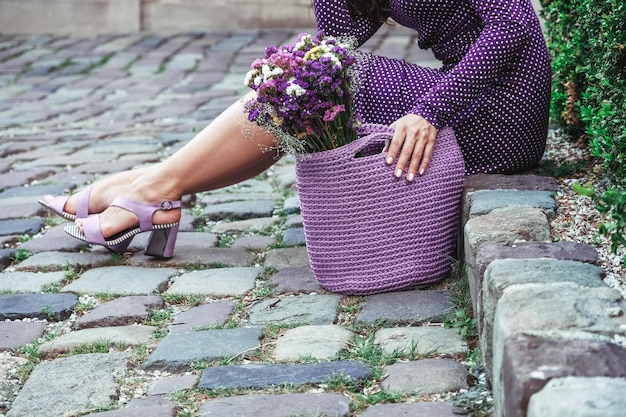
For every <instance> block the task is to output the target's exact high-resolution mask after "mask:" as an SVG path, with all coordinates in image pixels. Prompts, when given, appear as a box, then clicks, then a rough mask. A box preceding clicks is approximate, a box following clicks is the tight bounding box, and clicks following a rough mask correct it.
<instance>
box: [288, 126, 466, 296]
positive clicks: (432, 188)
mask: <svg viewBox="0 0 626 417" xmlns="http://www.w3.org/2000/svg"><path fill="white" fill-rule="evenodd" d="M364 132H365V133H366V135H365V136H362V137H360V138H359V139H357V140H356V141H354V142H352V143H350V144H348V145H344V146H342V147H340V148H337V149H333V150H330V151H324V152H316V153H311V154H298V155H296V175H297V184H298V195H299V198H300V207H301V211H302V221H303V224H304V233H305V240H306V245H307V250H308V254H309V259H310V262H311V268H312V270H313V272H314V274H315V276H316V278H317V280H318V282H319V283H320V285H321V286H322V287H324V288H325V289H327V290H329V291H332V292H337V293H342V294H353V295H366V294H373V293H378V292H384V291H392V290H400V289H405V288H408V287H412V286H415V285H423V284H429V283H433V282H436V281H439V280H441V279H442V278H444V277H445V276H446V275H447V274H448V273H449V271H450V267H451V264H452V258H451V256H452V254H453V250H454V245H455V239H456V234H457V232H458V227H459V219H460V202H461V192H462V190H463V184H464V180H465V175H464V169H465V166H464V162H463V157H462V155H461V151H460V148H459V146H458V144H457V141H456V138H455V136H454V132H453V131H452V129H451V128H443V129H441V130H440V131H439V133H438V135H437V141H436V143H435V148H434V151H433V156H432V160H431V162H430V165H429V166H428V169H427V170H426V172H425V173H424V175H422V176H416V179H415V181H414V182H408V181H406V180H405V179H404V178H395V177H394V176H393V175H392V172H393V168H392V167H390V166H388V165H386V164H385V162H384V158H385V154H384V153H382V152H381V151H382V149H383V147H384V145H385V141H386V140H388V139H390V138H391V136H392V135H393V130H392V129H391V128H389V127H387V126H381V125H366V126H365V127H364Z"/></svg>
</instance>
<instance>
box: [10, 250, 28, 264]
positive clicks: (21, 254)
mask: <svg viewBox="0 0 626 417" xmlns="http://www.w3.org/2000/svg"><path fill="white" fill-rule="evenodd" d="M31 255H32V254H31V253H30V252H29V251H27V250H26V249H18V250H16V251H15V252H14V253H13V261H14V262H15V263H20V262H23V261H25V260H26V259H28V258H29V257H30V256H31Z"/></svg>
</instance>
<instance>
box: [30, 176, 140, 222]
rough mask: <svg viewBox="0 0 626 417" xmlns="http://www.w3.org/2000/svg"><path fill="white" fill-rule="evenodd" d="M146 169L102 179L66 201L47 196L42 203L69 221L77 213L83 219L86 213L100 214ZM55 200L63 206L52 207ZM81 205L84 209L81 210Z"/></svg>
mask: <svg viewBox="0 0 626 417" xmlns="http://www.w3.org/2000/svg"><path fill="white" fill-rule="evenodd" d="M145 169H146V168H139V169H135V170H131V171H124V172H120V173H117V174H114V175H111V176H109V177H106V178H102V179H100V180H98V181H96V182H94V183H93V184H91V185H90V186H88V187H89V189H85V190H83V191H81V192H78V193H75V194H72V195H71V196H69V197H67V199H65V201H64V200H63V198H62V197H58V196H57V197H54V196H51V195H46V196H44V197H43V199H41V201H40V202H41V204H43V205H44V206H46V207H48V208H49V209H51V210H52V211H54V212H55V213H57V214H59V215H60V216H62V217H65V218H66V219H68V220H74V219H75V218H76V214H77V212H81V213H78V214H79V215H82V217H86V216H85V214H86V213H85V212H87V214H90V215H91V214H98V213H101V212H102V211H104V210H105V209H106V208H107V207H109V205H110V204H111V203H112V202H113V200H114V199H115V197H117V196H118V195H123V194H124V192H125V190H126V188H127V187H128V184H130V183H131V182H132V181H134V180H135V179H137V178H138V177H139V176H140V175H141V174H142V172H144V170H145ZM55 199H57V205H58V202H59V201H60V202H61V204H62V206H60V205H58V207H53V206H52V205H54V203H53V201H54V200H55ZM59 199H60V200H59ZM51 204H52V205H51ZM81 205H82V209H81V208H80V206H81ZM79 217H80V216H79Z"/></svg>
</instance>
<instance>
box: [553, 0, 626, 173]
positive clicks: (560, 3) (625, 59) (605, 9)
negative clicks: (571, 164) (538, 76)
mask: <svg viewBox="0 0 626 417" xmlns="http://www.w3.org/2000/svg"><path fill="white" fill-rule="evenodd" d="M541 2H542V7H543V11H542V14H543V17H544V18H545V21H546V23H545V25H546V34H547V38H548V48H549V49H550V52H551V55H552V70H553V73H554V85H553V97H552V106H551V115H552V118H553V119H554V120H556V121H560V122H561V123H562V125H563V126H564V128H565V131H566V133H568V134H569V135H571V136H572V137H574V138H575V139H578V138H580V137H581V136H584V137H586V139H587V140H588V143H589V146H590V149H591V153H592V155H593V156H597V157H599V158H600V159H601V160H602V162H603V164H604V166H605V168H606V169H607V173H608V174H609V175H610V176H611V177H612V179H613V180H614V181H615V182H617V183H623V182H624V177H625V176H626V175H625V174H626V161H625V157H626V116H625V115H626V69H625V68H626V51H625V50H624V45H625V44H626V29H625V25H624V22H626V3H624V1H623V0H541Z"/></svg>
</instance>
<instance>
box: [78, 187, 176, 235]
mask: <svg viewBox="0 0 626 417" xmlns="http://www.w3.org/2000/svg"><path fill="white" fill-rule="evenodd" d="M167 189H168V187H167V186H165V185H164V184H163V182H162V181H154V180H151V179H150V176H149V175H140V176H139V177H137V178H136V179H135V180H134V181H132V182H131V183H129V184H127V186H126V187H124V189H123V193H121V194H118V195H115V196H113V197H112V198H111V203H112V202H113V200H114V199H115V198H118V197H122V198H124V199H126V200H132V201H135V202H137V203H140V204H161V207H162V209H159V210H156V211H155V212H154V213H153V214H152V219H151V220H152V224H154V225H165V224H173V223H177V222H178V221H180V218H181V210H180V208H179V207H176V208H172V207H171V205H170V203H171V202H176V201H179V200H180V199H181V197H182V195H181V194H180V193H176V192H173V191H160V190H167ZM111 203H109V204H111ZM98 217H99V224H100V231H101V232H102V236H103V237H104V238H105V239H106V238H109V237H111V236H115V235H117V234H119V233H120V232H123V231H125V230H127V229H130V228H133V227H135V226H137V225H139V223H140V219H139V217H138V216H137V215H136V214H135V213H133V212H131V211H129V210H125V209H123V208H121V207H117V206H108V207H106V208H105V209H104V210H102V212H101V213H100V215H99V216H98ZM141 220H143V219H141ZM75 224H76V227H77V228H78V230H80V231H84V230H83V219H80V218H79V219H76V221H75Z"/></svg>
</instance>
